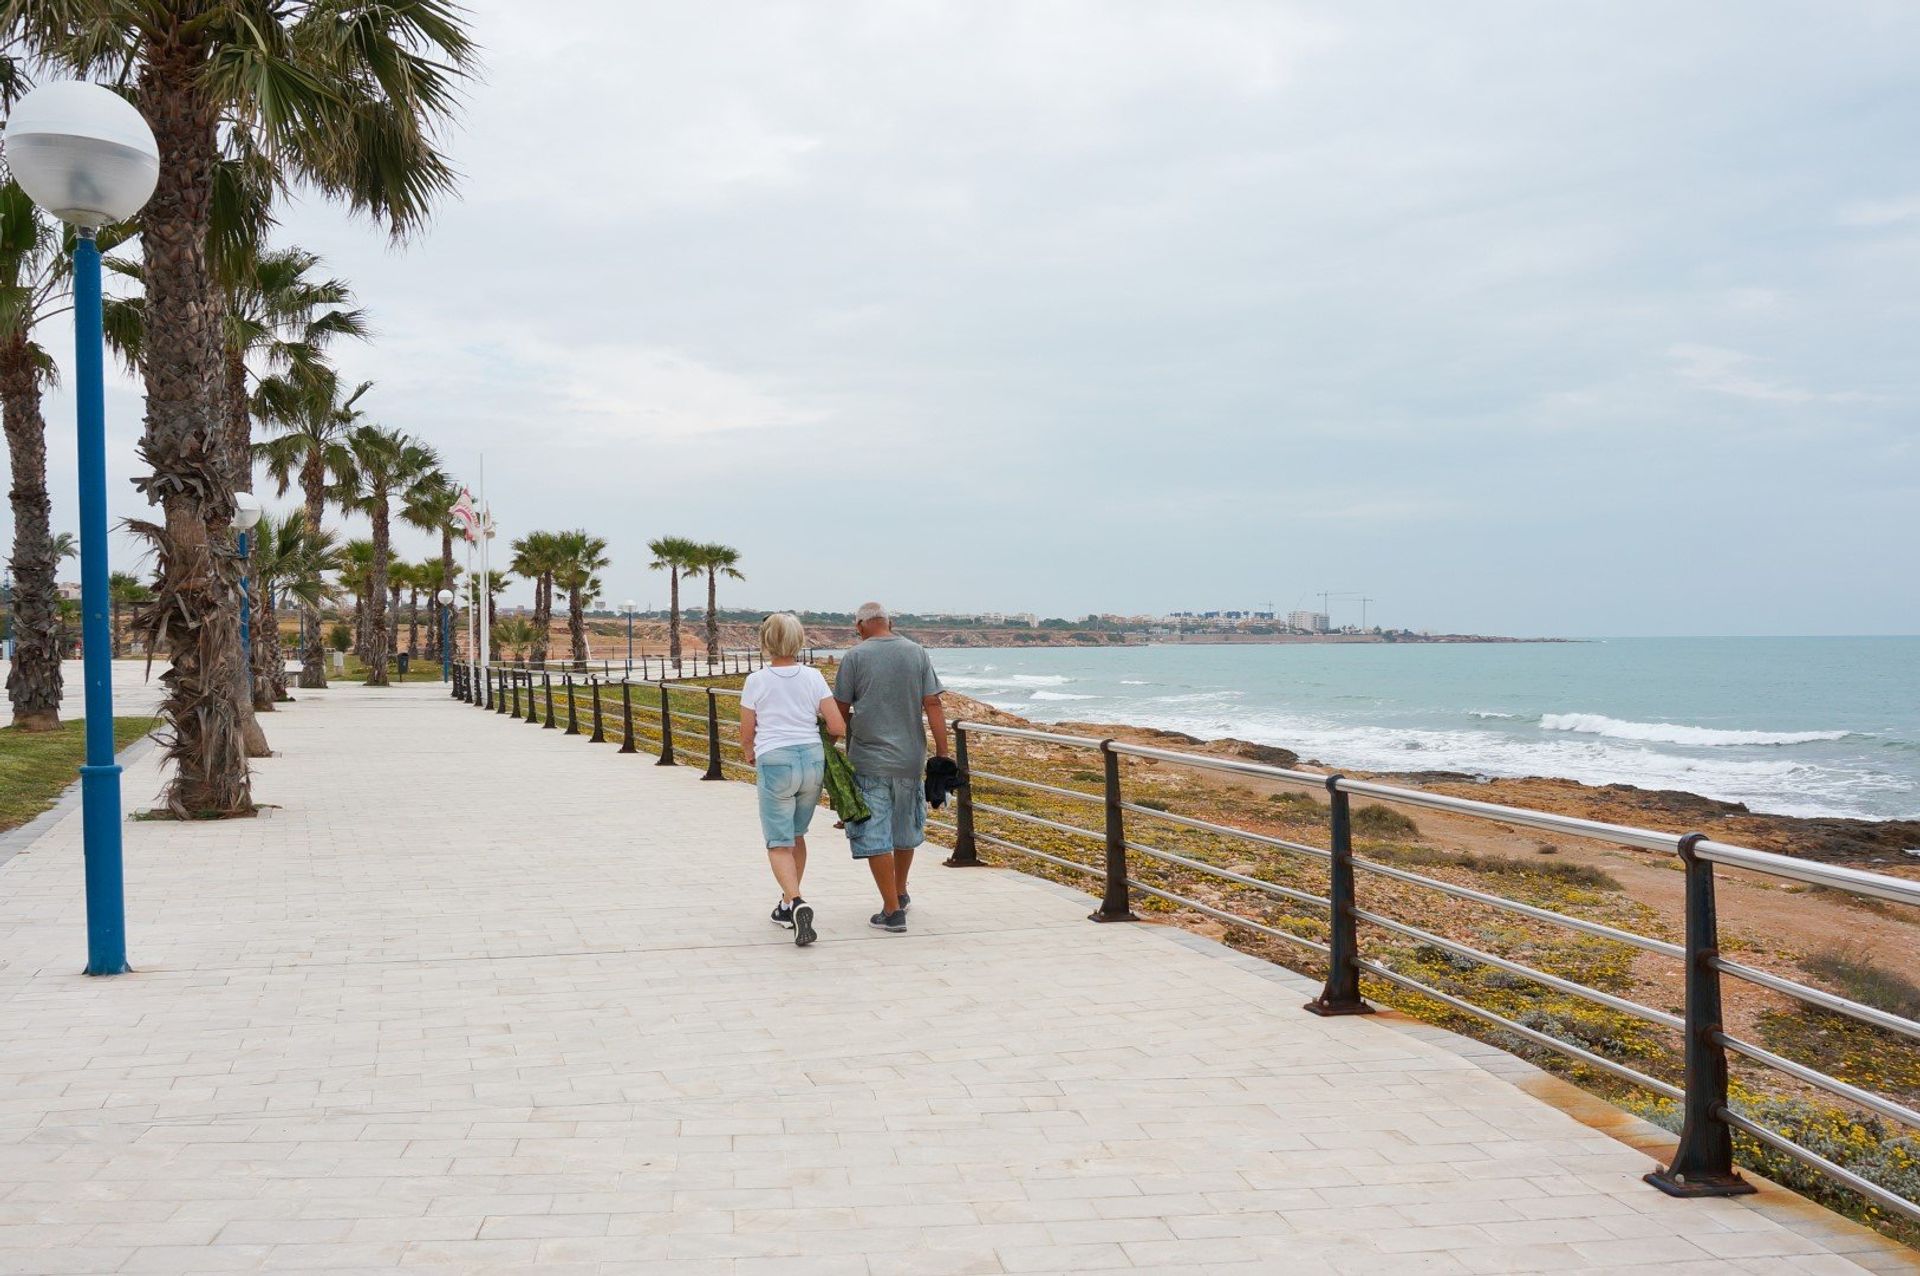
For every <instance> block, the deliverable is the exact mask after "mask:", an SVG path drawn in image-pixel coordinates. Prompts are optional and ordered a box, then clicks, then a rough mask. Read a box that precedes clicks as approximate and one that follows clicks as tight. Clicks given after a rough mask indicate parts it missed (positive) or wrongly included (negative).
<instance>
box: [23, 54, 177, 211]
mask: <svg viewBox="0 0 1920 1276" xmlns="http://www.w3.org/2000/svg"><path fill="white" fill-rule="evenodd" d="M6 147H7V166H8V167H9V168H11V169H12V170H13V176H14V180H15V181H17V182H19V183H20V189H21V190H23V191H25V192H26V193H27V196H28V198H30V199H32V200H33V202H34V203H36V204H38V205H40V207H42V208H44V209H46V210H47V211H48V212H49V213H52V214H53V215H54V216H55V217H58V218H59V219H60V220H61V221H63V222H70V223H71V224H73V225H75V226H81V227H85V228H87V229H92V228H94V227H98V226H105V225H107V224H108V223H109V222H123V221H125V220H127V219H128V218H129V217H132V216H133V215H134V214H135V213H137V212H139V211H140V209H141V208H142V207H144V206H145V205H146V202H147V200H148V199H149V198H151V197H152V195H153V188H154V185H155V183H157V182H158V181H159V179H160V147H159V145H158V143H156V142H155V141H154V140H153V130H152V129H151V128H149V127H147V121H146V120H145V119H144V118H143V117H142V116H141V114H140V112H139V111H137V110H135V109H134V108H133V106H132V104H131V103H129V102H128V101H127V100H126V99H125V98H123V97H121V96H120V95H119V94H118V93H115V92H114V91H113V90H111V89H108V88H103V87H101V86H100V85H98V84H88V83H85V82H84V81H80V80H55V81H53V82H51V83H48V84H43V85H41V86H40V87H39V88H37V89H34V90H33V91H32V92H30V93H28V94H27V95H26V96H25V97H23V98H21V99H20V100H19V101H18V102H16V103H14V107H13V113H12V115H11V116H9V117H8V119H7V130H6Z"/></svg>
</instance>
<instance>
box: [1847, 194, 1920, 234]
mask: <svg viewBox="0 0 1920 1276" xmlns="http://www.w3.org/2000/svg"><path fill="white" fill-rule="evenodd" d="M1837 220H1838V221H1839V223H1840V225H1842V226H1856V227H1866V228H1877V227H1882V226H1899V225H1903V224H1905V223H1907V222H1912V221H1916V220H1920V195H1902V196H1899V197H1897V198H1894V199H1870V200H1862V201H1860V202H1858V203H1853V204H1847V205H1845V206H1843V207H1842V208H1841V209H1840V212H1839V215H1838V217H1837Z"/></svg>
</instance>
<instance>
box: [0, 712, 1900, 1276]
mask: <svg viewBox="0 0 1920 1276" xmlns="http://www.w3.org/2000/svg"><path fill="white" fill-rule="evenodd" d="M297 694H299V695H300V697H301V699H300V702H299V703H298V704H295V705H291V706H287V707H286V708H285V710H284V711H283V712H278V713H274V714H272V715H269V716H267V717H266V718H265V719H264V724H265V726H266V729H267V732H268V735H269V737H270V739H271V741H272V743H273V745H274V747H275V749H276V750H278V751H279V756H276V757H273V758H271V759H267V760H264V761H262V762H261V763H259V766H258V776H257V781H256V786H255V794H256V797H257V799H258V800H259V801H260V802H262V803H264V804H266V806H265V809H263V811H262V813H261V815H260V818H258V819H255V820H247V821H235V822H227V823H217V824H179V823H171V822H143V821H135V822H130V823H129V824H128V825H127V826H126V847H127V865H128V883H127V897H128V903H129V910H130V916H129V950H130V956H131V959H132V961H133V963H134V965H135V967H136V969H137V973H136V974H133V975H130V976H126V977H121V978H116V979H110V980H90V979H87V978H85V977H83V976H81V975H79V974H78V973H77V972H78V970H79V969H80V966H81V964H82V961H83V957H84V953H85V939H84V932H83V926H82V922H83V916H84V913H83V907H82V896H81V884H80V883H81V879H80V837H81V828H80V819H79V816H78V813H77V811H76V812H73V813H70V814H68V815H67V816H65V817H64V818H58V819H57V821H56V822H52V823H51V826H50V827H45V828H43V829H42V830H41V831H39V833H38V836H37V837H35V838H34V839H33V840H32V841H31V842H30V844H27V845H25V846H22V847H18V848H16V849H17V851H18V853H17V854H15V855H14V856H13V858H12V859H10V860H8V861H7V862H6V863H5V864H4V865H0V1272H19V1273H36V1274H41V1273H81V1272H86V1273H91V1272H224V1271H288V1270H298V1271H329V1272H347V1271H368V1272H373V1271H382V1272H385V1271H393V1270H395V1269H414V1268H432V1269H436V1270H440V1271H446V1272H495V1271H498V1272H539V1273H543V1274H549V1273H550V1274H556V1276H570V1274H576V1273H578V1274H585V1273H596V1274H599V1273H608V1274H611V1273H667V1272H673V1273H686V1274H688V1276H709V1274H711V1276H761V1274H765V1276H776V1274H777V1276H804V1274H806V1273H831V1274H833V1276H842V1274H848V1273H851V1274H854V1276H858V1274H860V1273H872V1274H873V1276H892V1274H895V1273H898V1274H900V1276H913V1274H925V1276H941V1274H946V1273H997V1272H1065V1271H1084V1270H1109V1269H1118V1270H1123V1271H1140V1272H1169V1273H1171V1272H1244V1273H1273V1272H1284V1273H1288V1274H1289V1276H1303V1274H1305V1273H1314V1272H1336V1273H1390V1272H1434V1273H1464V1272H1536V1271H1552V1272H1602V1271H1615V1272H1667V1273H1709V1272H1713V1273H1718V1272H1726V1273H1849V1272H1857V1271H1861V1270H1867V1271H1904V1270H1910V1269H1911V1268H1912V1264H1911V1255H1910V1252H1908V1251H1902V1250H1898V1249H1896V1248H1894V1247H1892V1246H1891V1245H1890V1244H1888V1243H1887V1242H1884V1241H1881V1240H1879V1239H1878V1238H1876V1237H1874V1236H1872V1235H1871V1234H1869V1233H1867V1232H1865V1231H1863V1230H1862V1229H1859V1228H1857V1227H1855V1226H1853V1225H1851V1224H1849V1223H1846V1222H1845V1221H1843V1220H1841V1219H1839V1218H1838V1217H1836V1216H1833V1215H1831V1214H1826V1213H1824V1212H1822V1211H1819V1210H1817V1209H1815V1208H1813V1207H1812V1206H1809V1205H1807V1204H1806V1203H1804V1202H1802V1201H1800V1200H1798V1198H1794V1197H1791V1196H1789V1195H1787V1194H1786V1193H1783V1192H1780V1191H1779V1190H1777V1189H1771V1188H1764V1189H1763V1191H1762V1193H1761V1194H1760V1195H1758V1196H1756V1197H1750V1198H1744V1199H1738V1200H1702V1201H1678V1200H1672V1199H1669V1198H1667V1197H1665V1196H1663V1195H1661V1194H1660V1193H1659V1192H1657V1191H1655V1190H1653V1189H1652V1188H1650V1187H1648V1186H1646V1185H1645V1184H1643V1183H1642V1182H1641V1181H1640V1175H1641V1174H1642V1173H1644V1172H1645V1171H1646V1170H1647V1169H1649V1168H1650V1166H1651V1158H1650V1156H1649V1155H1648V1154H1647V1153H1646V1152H1645V1151H1642V1150H1637V1149H1636V1148H1634V1147H1632V1146H1629V1145H1628V1144H1627V1143H1625V1142H1621V1141H1619V1140H1618V1139H1616V1138H1615V1137H1613V1135H1612V1134H1609V1133H1606V1132H1603V1131H1602V1130H1600V1129H1596V1128H1592V1127H1591V1126H1589V1125H1588V1124H1585V1123H1583V1121H1582V1120H1579V1119H1576V1117H1575V1116H1574V1115H1570V1114H1569V1112H1568V1111H1567V1110H1564V1105H1562V1104H1558V1103H1549V1102H1545V1101H1542V1099H1540V1098H1538V1097H1535V1095H1536V1093H1541V1094H1552V1093H1555V1092H1556V1091H1557V1090H1559V1089H1560V1088H1559V1087H1557V1084H1556V1083H1551V1082H1547V1081H1545V1079H1544V1078H1541V1077H1540V1076H1539V1074H1537V1073H1535V1072H1534V1071H1533V1070H1532V1069H1531V1068H1529V1067H1527V1066H1526V1065H1524V1064H1521V1063H1518V1062H1517V1061H1514V1060H1511V1059H1509V1058H1508V1057H1507V1056H1504V1055H1500V1054H1498V1053H1497V1052H1493V1051H1491V1050H1489V1049H1486V1048H1484V1047H1480V1046H1476V1045H1474V1044H1473V1043H1470V1042H1466V1041H1463V1040H1461V1039H1458V1038H1453V1037H1449V1036H1446V1035H1445V1034H1441V1033H1438V1032H1435V1031H1433V1030H1430V1029H1425V1028H1422V1027H1420V1026H1418V1025H1415V1024H1411V1023H1409V1022H1407V1021H1403V1020H1399V1019H1397V1017H1394V1016H1386V1015H1383V1016H1379V1017H1377V1018H1350V1019H1332V1020H1326V1019H1319V1018H1315V1017H1313V1016H1311V1015H1308V1014H1306V1013H1304V1012H1302V1011H1301V1010H1300V1004H1301V1002H1302V1001H1304V1000H1305V999H1306V998H1307V996H1308V995H1310V992H1311V988H1310V987H1309V986H1308V985H1307V984H1305V983H1304V982H1303V981H1301V980H1300V979H1298V978H1297V977H1296V976H1292V975H1290V974H1288V973H1287V972H1284V971H1280V970H1278V969H1276V968H1273V967H1271V966H1267V965H1266V964H1264V963H1261V962H1257V961H1254V960H1252V959H1249V958H1246V957H1242V956H1239V955H1236V954H1234V953H1231V952H1230V951H1229V950H1227V949H1225V948H1222V947H1220V946H1218V945H1215V944H1212V943H1210V942H1207V941H1204V940H1201V939H1198V938H1196V937H1193V936H1189V935H1186V934H1184V933H1182V932H1180V931H1177V930H1174V929H1172V928H1170V927H1162V926H1146V925H1138V926H1136V925H1113V926H1095V925H1091V924H1089V923H1088V922H1087V921H1086V920H1085V915H1086V913H1087V911H1088V908H1089V906H1090V901H1088V900H1087V899H1085V898H1084V897H1082V896H1078V895H1076V894H1073V893H1072V892H1069V891H1066V890H1064V889H1063V888H1060V887H1057V886H1054V885H1052V884H1049V883H1045V882H1041V881H1037V880H1035V879H1032V878H1028V877H1024V876H1022V875H1019V874H1016V873H1011V872H1004V871H995V870H984V869H983V870H970V871H955V870H948V869H943V868H941V867H940V866H939V863H938V860H939V853H938V852H935V851H931V850H930V851H929V852H928V853H926V854H925V855H923V857H922V860H921V863H920V865H919V866H918V867H916V869H915V872H914V878H913V896H914V907H913V912H912V916H911V920H912V930H911V932H910V933H909V934H908V935H906V936H893V935H886V934H882V933H880V932H876V931H872V930H870V929H868V928H867V926H866V924H865V923H866V918H867V915H868V914H869V913H870V912H871V911H872V910H873V907H874V901H873V899H872V898H871V895H872V892H871V888H870V886H869V884H868V882H867V880H866V875H865V873H864V871H863V870H861V869H860V868H859V867H858V866H857V865H855V864H854V863H852V862H851V861H850V860H849V859H848V857H847V854H846V850H845V845H844V842H843V841H842V839H841V837H840V836H839V835H838V834H837V833H835V832H834V831H833V830H832V829H831V828H830V820H828V819H824V818H823V819H822V820H821V821H819V822H818V823H817V824H816V838H815V848H814V855H813V862H812V865H811V868H810V872H809V875H808V891H807V894H808V897H809V898H810V899H812V900H813V901H814V902H815V903H816V906H817V907H818V909H819V929H820V935H821V938H820V942H819V943H818V944H817V945H815V946H814V947H812V948H810V949H807V950H796V949H794V948H793V947H792V946H791V943H790V942H789V939H788V936H787V932H784V931H781V930H778V929H776V928H775V927H774V926H773V925H771V924H770V923H769V922H768V920H767V917H766V914H767V910H768V909H769V908H770V907H771V905H772V903H773V900H774V891H773V889H772V886H771V880H770V878H769V875H768V873H767V870H766V867H765V862H764V857H763V856H762V855H761V853H760V852H759V850H758V828H757V822H756V819H755V813H754V801H753V794H752V791H751V789H749V788H748V787H746V786H744V785H739V784H713V783H702V782H701V781H700V780H699V778H698V776H699V771H698V768H694V767H684V766H683V767H679V768H661V767H655V766H653V765H652V764H651V763H652V759H651V758H648V757H644V756H642V757H634V756H622V755H620V754H618V753H617V752H616V746H615V745H612V744H607V745H598V746H596V745H589V744H587V743H586V742H585V740H584V738H582V739H567V738H563V737H562V736H561V734H560V733H559V732H557V731H547V730H543V729H539V728H536V727H534V726H530V725H527V724H526V723H524V722H516V721H513V720H511V719H509V718H506V717H504V716H498V715H493V714H487V713H482V712H480V711H478V710H476V709H474V708H471V707H469V706H466V705H463V704H460V703H458V702H455V701H453V700H450V699H449V698H447V695H446V691H445V689H444V688H442V687H440V686H437V685H431V686H423V685H419V684H415V685H410V686H406V687H400V688H394V689H391V690H387V691H368V690H365V689H362V688H358V687H340V688H337V689H334V690H330V691H328V692H324V693H305V692H302V693H297ZM158 757H159V754H158V751H157V750H152V749H149V750H147V751H145V752H144V753H143V754H141V755H140V756H138V757H136V758H134V759H133V760H132V761H131V762H130V764H129V766H128V769H127V772H126V776H125V784H124V789H125V793H126V801H127V805H128V808H129V809H130V810H132V809H137V808H139V807H141V806H144V805H147V804H149V803H150V801H151V800H152V797H153V795H154V794H155V793H156V792H157V791H158V789H159V786H160V774H159V769H158V767H159V763H158ZM1589 1106H1597V1105H1589ZM1631 1124H1632V1123H1630V1122H1623V1121H1616V1122H1614V1125H1615V1126H1616V1127H1618V1128H1620V1129H1622V1130H1626V1131H1627V1132H1628V1133H1631V1129H1630V1127H1631Z"/></svg>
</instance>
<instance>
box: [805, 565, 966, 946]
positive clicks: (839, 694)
mask: <svg viewBox="0 0 1920 1276" xmlns="http://www.w3.org/2000/svg"><path fill="white" fill-rule="evenodd" d="M853 631H854V632H855V633H856V634H858V635H859V636H860V642H859V643H858V644H856V645H855V646H854V648H853V650H851V651H849V652H847V654H846V655H845V656H843V657H842V658H841V660H840V673H839V676H838V677H837V678H836V679H835V680H834V684H833V698H834V699H835V700H836V701H838V702H839V706H840V712H841V713H842V714H844V715H846V720H847V732H848V734H847V756H848V758H849V759H850V760H851V761H852V763H853V779H854V784H855V786H856V787H858V788H859V790H860V796H861V798H862V799H864V800H865V801H866V804H867V808H868V809H869V810H870V811H872V812H873V817H872V818H871V819H866V820H861V821H860V822H859V823H857V824H849V825H848V826H847V840H848V841H849V842H851V843H852V844H853V854H854V858H856V859H863V860H865V861H866V862H867V868H868V869H869V870H871V871H872V873H873V884H874V885H875V886H876V887H878V888H879V890H880V911H879V912H877V913H875V914H874V915H873V916H872V918H870V919H869V924H870V925H872V926H875V927H878V928H879V929H881V930H885V931H891V932H893V933H895V934H899V933H901V932H904V931H905V930H906V929H907V905H908V904H909V903H911V902H912V901H911V900H910V899H909V898H908V896H907V873H908V872H909V871H910V870H911V869H912V868H913V852H914V850H915V849H916V848H917V847H918V846H919V845H920V844H921V843H922V842H924V841H926V840H927V807H926V791H925V787H924V786H925V780H924V778H923V775H922V772H923V771H924V769H925V767H926V763H927V728H928V727H929V726H930V727H932V729H933V747H934V752H935V753H936V754H938V755H939V756H940V757H943V758H944V757H946V756H947V715H946V713H945V711H944V710H942V708H941V707H940V691H941V687H940V679H939V677H938V676H937V675H935V673H934V672H933V661H932V660H931V659H930V658H929V657H928V656H927V653H926V651H925V650H924V649H923V648H922V647H921V646H920V644H918V643H916V642H914V641H912V640H911V639H908V638H902V637H900V636H899V635H898V634H896V633H894V632H893V619H892V618H891V617H890V616H888V614H887V609H886V608H885V607H882V606H881V605H880V604H879V603H861V604H860V609H859V610H858V611H857V612H855V613H854V617H853ZM923 719H924V721H923Z"/></svg>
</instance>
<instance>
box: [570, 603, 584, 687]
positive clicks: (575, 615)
mask: <svg viewBox="0 0 1920 1276" xmlns="http://www.w3.org/2000/svg"><path fill="white" fill-rule="evenodd" d="M567 635H568V636H569V637H571V638H572V639H573V667H574V668H575V669H576V670H578V671H580V672H581V673H585V672H586V671H587V615H586V608H585V605H584V602H583V600H582V599H581V597H580V590H579V589H578V587H574V588H569V589H568V590H567Z"/></svg>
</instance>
